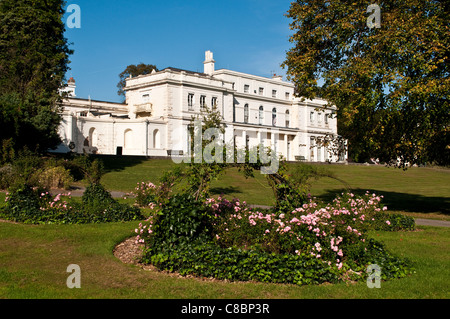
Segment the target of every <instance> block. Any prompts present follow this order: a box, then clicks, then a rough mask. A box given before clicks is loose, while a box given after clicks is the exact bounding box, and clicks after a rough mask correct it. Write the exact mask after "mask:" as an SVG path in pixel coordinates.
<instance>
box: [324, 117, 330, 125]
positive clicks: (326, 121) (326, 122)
mask: <svg viewBox="0 0 450 319" xmlns="http://www.w3.org/2000/svg"><path fill="white" fill-rule="evenodd" d="M329 116H330V114H325V124H326V125H328V117H329Z"/></svg>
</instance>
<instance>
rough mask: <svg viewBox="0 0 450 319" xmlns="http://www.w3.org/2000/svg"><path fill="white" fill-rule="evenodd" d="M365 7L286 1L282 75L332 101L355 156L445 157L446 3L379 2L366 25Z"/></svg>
mask: <svg viewBox="0 0 450 319" xmlns="http://www.w3.org/2000/svg"><path fill="white" fill-rule="evenodd" d="M367 7H368V2H367V1H361V0H358V1H353V2H352V3H348V2H345V1H331V2H329V1H320V0H313V1H295V2H292V4H291V7H290V9H289V11H288V13H287V17H288V18H290V19H292V20H291V25H290V26H291V30H293V35H292V36H291V39H290V41H291V42H292V43H293V48H292V49H291V50H289V51H288V52H287V56H286V61H285V62H284V64H283V66H284V67H287V69H288V70H287V75H288V78H289V79H290V80H292V81H293V82H294V84H295V90H296V93H297V94H298V96H302V97H305V98H314V97H321V98H324V99H326V100H327V101H329V102H330V103H331V104H334V105H336V106H337V118H338V131H339V133H340V134H341V135H343V136H344V137H345V138H347V139H348V140H349V156H350V157H351V158H353V159H355V160H356V161H360V162H364V161H368V160H369V159H370V158H371V157H374V158H379V160H380V161H382V162H389V161H391V160H392V159H393V160H396V159H397V157H399V158H400V159H401V161H402V165H404V164H405V163H406V162H409V163H418V164H421V163H424V162H433V161H436V162H439V163H441V164H448V162H447V163H445V162H444V161H443V160H445V159H446V158H447V159H448V153H449V149H448V145H449V144H448V143H446V142H445V140H446V139H447V140H448V138H447V135H448V134H447V133H448V127H449V123H450V113H449V112H448V110H449V104H448V103H449V101H448V96H449V92H450V77H449V63H448V62H449V61H448V51H449V46H450V42H449V39H450V36H449V35H450V29H449V28H448V6H447V5H446V4H445V2H444V1H428V0H419V1H418V0H396V1H388V2H383V3H380V4H379V7H380V15H381V26H380V28H370V27H369V26H368V25H367V19H368V17H369V15H370V13H367ZM320 83H323V85H322V86H320V85H319V84H320ZM443 153H445V154H446V155H445V156H442V154H443Z"/></svg>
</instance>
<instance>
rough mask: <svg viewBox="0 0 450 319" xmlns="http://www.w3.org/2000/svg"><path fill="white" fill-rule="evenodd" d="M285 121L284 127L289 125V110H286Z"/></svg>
mask: <svg viewBox="0 0 450 319" xmlns="http://www.w3.org/2000/svg"><path fill="white" fill-rule="evenodd" d="M285 121H286V127H289V124H290V123H289V122H290V116H289V110H286V116H285Z"/></svg>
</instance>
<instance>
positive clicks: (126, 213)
mask: <svg viewBox="0 0 450 319" xmlns="http://www.w3.org/2000/svg"><path fill="white" fill-rule="evenodd" d="M0 216H1V217H2V218H5V219H8V220H13V221H16V222H23V223H29V224H83V223H106V222H117V221H131V220H139V219H143V218H144V217H143V215H142V214H141V211H140V210H139V209H138V208H137V207H133V206H129V205H126V204H120V203H118V202H117V201H115V200H114V199H113V198H112V197H111V195H110V194H109V193H108V192H107V191H106V190H104V189H103V187H102V186H101V185H99V184H95V185H90V187H88V188H87V189H86V191H85V193H84V194H83V198H82V203H81V204H80V203H79V202H76V201H72V200H71V197H70V194H57V195H56V196H51V195H50V194H49V192H48V191H46V190H45V189H42V188H37V187H31V186H29V185H25V184H24V185H20V186H19V185H16V187H15V188H14V189H12V191H11V193H9V194H8V195H7V198H6V205H5V207H4V208H3V211H1V212H0Z"/></svg>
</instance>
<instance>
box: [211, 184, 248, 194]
mask: <svg viewBox="0 0 450 319" xmlns="http://www.w3.org/2000/svg"><path fill="white" fill-rule="evenodd" d="M236 193H242V191H241V190H240V188H239V187H236V186H227V187H212V188H211V194H213V195H228V194H236Z"/></svg>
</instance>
